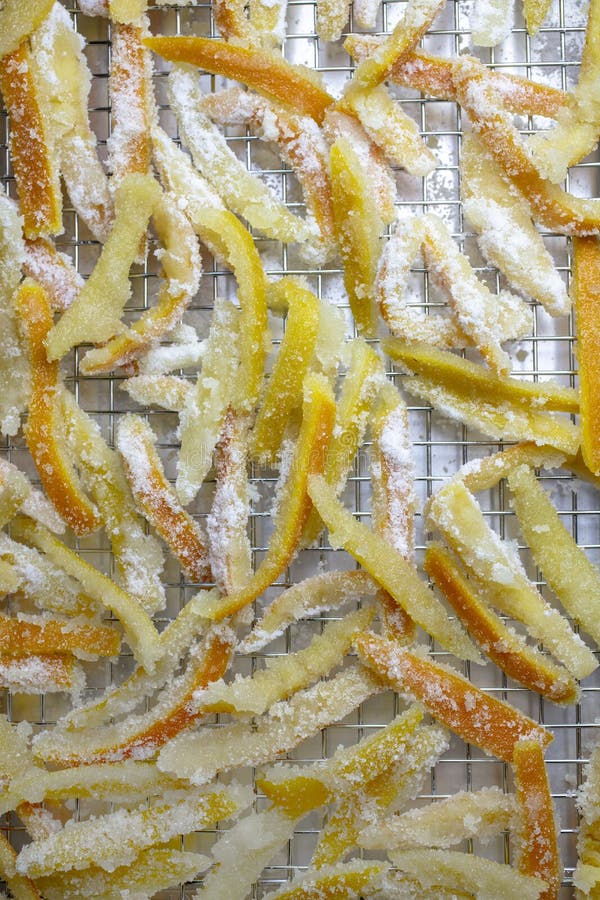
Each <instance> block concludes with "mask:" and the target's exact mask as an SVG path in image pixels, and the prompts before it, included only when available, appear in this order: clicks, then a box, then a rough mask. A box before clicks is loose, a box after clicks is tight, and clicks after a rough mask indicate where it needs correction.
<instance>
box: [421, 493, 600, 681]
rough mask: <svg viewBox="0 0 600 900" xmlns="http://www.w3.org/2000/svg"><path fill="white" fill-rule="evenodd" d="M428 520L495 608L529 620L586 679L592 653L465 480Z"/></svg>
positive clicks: (437, 502)
mask: <svg viewBox="0 0 600 900" xmlns="http://www.w3.org/2000/svg"><path fill="white" fill-rule="evenodd" d="M428 521H429V523H430V526H431V527H435V528H437V529H438V530H439V532H440V533H441V534H442V535H443V536H444V539H445V540H446V542H447V543H448V545H449V546H450V548H451V549H452V550H453V551H454V553H456V555H457V556H458V557H459V559H460V560H461V562H462V563H463V565H464V566H466V568H467V570H468V571H469V573H470V574H472V575H474V576H475V577H476V578H477V580H478V584H479V587H480V588H481V589H482V590H483V591H484V593H485V596H486V597H487V598H489V599H490V601H491V602H492V604H493V605H494V606H496V607H497V608H498V609H500V610H501V611H502V612H503V613H505V614H506V615H508V616H511V617H512V618H514V619H517V620H518V621H521V622H524V623H525V624H526V625H527V628H528V629H529V632H530V633H531V634H532V636H533V637H534V638H536V640H539V641H543V643H544V644H545V645H546V647H548V649H549V650H551V652H552V653H553V654H554V655H555V656H556V658H557V659H558V660H560V662H562V663H563V665H565V666H566V668H567V669H568V670H569V672H571V674H572V675H574V676H575V677H576V678H585V676H586V675H589V674H590V673H591V672H593V671H594V669H596V668H597V666H598V663H597V661H596V658H595V656H594V654H593V653H592V651H591V650H589V648H588V647H586V645H585V644H584V643H583V641H582V640H581V638H580V637H579V636H578V635H576V634H575V633H574V631H572V629H571V626H570V624H569V622H568V621H567V620H566V619H565V618H563V616H562V615H561V614H560V613H559V611H558V610H557V609H554V608H553V607H551V606H550V605H549V603H547V602H546V600H544V598H543V597H542V596H541V594H540V593H539V592H538V591H537V589H536V588H535V586H534V585H533V584H532V583H531V582H530V581H529V579H528V578H527V576H526V575H525V571H524V570H523V568H522V566H521V565H520V562H519V560H518V559H515V557H514V555H513V554H512V553H511V552H510V550H509V545H508V544H507V543H505V542H503V541H501V540H500V538H499V537H498V536H497V535H496V533H495V532H494V531H492V529H491V528H490V526H489V525H488V524H487V522H486V520H485V518H484V515H483V513H482V511H481V509H480V507H479V505H478V503H477V502H476V500H475V498H474V497H473V496H472V495H471V494H470V493H469V491H468V490H467V489H466V487H465V486H464V484H463V483H462V482H461V481H453V482H450V483H449V484H448V485H446V486H445V487H444V488H443V489H442V490H441V491H438V493H437V494H435V496H434V497H433V499H432V501H431V503H430V506H429V516H428Z"/></svg>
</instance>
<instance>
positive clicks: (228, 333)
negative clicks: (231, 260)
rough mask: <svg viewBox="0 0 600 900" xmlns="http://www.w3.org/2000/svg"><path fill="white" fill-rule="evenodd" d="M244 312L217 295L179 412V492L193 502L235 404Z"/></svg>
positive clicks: (185, 499)
mask: <svg viewBox="0 0 600 900" xmlns="http://www.w3.org/2000/svg"><path fill="white" fill-rule="evenodd" d="M240 318H241V316H240V313H239V310H238V309H236V307H235V306H233V304H232V303H229V301H226V300H225V301H221V300H220V299H219V298H217V299H216V301H215V304H214V309H213V316H212V322H211V326H210V331H209V334H208V340H207V342H206V350H205V352H204V354H203V356H202V369H201V370H200V372H199V373H198V376H197V380H196V387H195V390H193V391H191V392H190V395H189V398H188V399H187V402H186V403H185V405H184V407H183V408H182V409H181V412H180V420H179V421H180V441H181V448H180V451H179V458H178V460H177V481H176V484H175V487H176V490H177V493H178V495H179V497H180V498H181V502H182V503H183V504H184V505H187V504H188V503H191V502H192V500H193V499H194V497H195V496H196V494H197V493H198V491H199V490H200V488H201V486H202V484H203V482H204V479H205V478H206V476H207V475H208V472H209V469H210V468H211V465H212V459H213V451H214V449H215V447H216V444H217V441H218V439H219V434H220V432H221V429H222V427H223V424H224V421H225V416H226V413H227V409H228V407H229V405H230V403H232V402H235V399H236V394H237V391H236V386H237V378H238V367H239V362H240V353H241V342H242V340H243V339H244V338H243V337H242V335H241V334H240Z"/></svg>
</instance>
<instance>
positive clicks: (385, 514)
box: [371, 382, 416, 643]
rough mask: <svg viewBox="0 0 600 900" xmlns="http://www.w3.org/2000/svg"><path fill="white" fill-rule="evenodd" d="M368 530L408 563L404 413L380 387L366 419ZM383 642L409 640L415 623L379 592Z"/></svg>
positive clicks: (410, 474) (409, 467)
mask: <svg viewBox="0 0 600 900" xmlns="http://www.w3.org/2000/svg"><path fill="white" fill-rule="evenodd" d="M371 436H372V439H373V448H372V455H371V484H372V491H373V496H372V502H371V507H372V508H371V519H372V523H373V531H374V532H375V533H376V534H380V535H381V536H382V537H383V538H384V539H385V540H386V541H387V542H388V543H389V544H391V546H392V547H394V549H395V550H397V551H398V553H400V554H402V556H403V557H404V558H405V559H407V560H412V559H413V558H414V551H415V533H414V513H415V509H416V497H415V493H414V477H415V469H414V461H413V458H412V449H411V445H410V435H409V431H408V411H407V409H406V404H405V403H404V401H403V400H402V397H401V396H400V394H399V393H398V391H397V390H396V388H394V387H393V386H392V385H391V384H389V383H388V382H386V383H385V384H384V385H383V386H382V388H381V390H380V392H379V395H378V398H377V401H376V403H375V406H374V409H373V412H372V414H371ZM378 600H379V603H380V606H381V611H382V615H383V622H384V625H385V629H386V634H387V637H390V638H391V637H392V636H393V637H395V638H396V640H397V641H399V642H400V643H410V642H411V641H412V640H414V636H415V624H414V622H413V620H412V619H411V618H410V616H409V615H408V614H407V613H406V612H405V611H404V610H403V609H402V608H401V607H400V606H398V604H397V603H395V602H394V599H393V598H392V597H390V596H389V594H387V593H386V592H385V591H381V593H380V595H379V597H378Z"/></svg>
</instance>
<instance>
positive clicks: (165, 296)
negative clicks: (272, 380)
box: [80, 195, 202, 375]
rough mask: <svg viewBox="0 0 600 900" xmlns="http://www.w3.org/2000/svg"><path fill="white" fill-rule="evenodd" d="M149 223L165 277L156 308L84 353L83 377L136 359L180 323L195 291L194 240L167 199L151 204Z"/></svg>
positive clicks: (197, 271) (197, 274) (197, 263)
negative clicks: (150, 220) (119, 332)
mask: <svg viewBox="0 0 600 900" xmlns="http://www.w3.org/2000/svg"><path fill="white" fill-rule="evenodd" d="M152 221H153V224H154V227H155V229H156V232H157V234H158V237H159V239H160V241H161V243H162V245H163V246H162V252H161V258H160V260H161V265H162V267H163V273H164V276H165V281H164V283H163V284H162V285H161V288H160V291H159V295H158V300H157V303H156V306H153V307H152V308H151V309H149V310H147V311H146V312H144V313H142V315H141V316H140V318H139V319H138V320H137V321H136V322H134V324H133V325H132V326H131V328H128V329H127V331H125V332H124V333H123V334H119V335H117V337H114V338H112V339H111V340H110V341H108V343H107V344H106V345H105V346H104V347H97V348H96V349H94V350H88V352H87V353H86V354H85V356H84V357H83V359H82V360H81V363H80V368H81V371H82V372H83V373H84V374H85V375H96V374H98V373H102V372H109V371H111V369H116V368H117V367H118V366H126V365H128V364H129V363H131V362H132V361H133V360H134V359H137V357H138V356H140V354H142V353H143V352H144V351H145V350H147V349H148V348H149V347H150V346H151V345H152V344H154V343H155V342H156V341H159V340H160V338H162V337H163V336H164V335H165V334H167V332H169V331H171V330H172V329H173V328H175V327H176V326H177V325H178V324H179V323H180V322H181V319H182V317H183V314H184V312H185V310H186V309H187V307H188V306H189V304H190V303H191V301H192V298H193V297H194V295H195V294H196V292H197V290H198V285H199V283H200V273H201V271H202V264H201V261H200V251H199V247H198V241H197V239H196V236H195V234H194V231H193V229H192V226H191V225H190V223H189V222H188V220H187V218H186V217H185V216H184V214H183V213H182V212H180V211H179V209H178V208H177V206H176V204H175V203H174V201H173V199H172V198H171V197H170V196H168V195H163V196H162V197H161V199H160V200H159V201H158V203H157V204H156V205H155V207H154V210H153V213H152Z"/></svg>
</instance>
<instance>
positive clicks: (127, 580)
mask: <svg viewBox="0 0 600 900" xmlns="http://www.w3.org/2000/svg"><path fill="white" fill-rule="evenodd" d="M61 411H62V418H63V423H64V427H65V431H66V440H67V444H68V447H69V450H70V451H71V452H72V454H73V456H74V458H75V459H77V460H78V461H79V465H80V470H81V477H82V480H83V482H84V484H85V486H86V488H87V489H88V490H89V492H90V494H91V496H92V497H93V499H94V502H95V503H96V505H97V506H98V510H99V513H100V517H101V519H102V524H103V525H104V528H105V529H106V532H107V534H108V537H109V538H110V542H111V546H112V552H113V556H114V560H115V565H116V580H117V583H118V584H119V585H120V586H121V587H123V588H124V589H125V590H126V591H128V592H129V593H130V594H133V596H134V597H136V599H137V600H138V601H139V602H140V603H141V604H142V606H143V608H144V609H145V610H146V612H148V613H152V612H155V611H156V610H157V609H163V608H164V606H165V602H166V601H165V591H164V588H163V586H162V584H161V581H160V576H161V573H162V570H163V565H164V558H163V551H162V547H161V545H160V543H159V541H158V540H157V538H156V537H155V536H154V535H151V534H146V533H145V527H144V520H143V519H142V517H141V516H139V515H138V512H137V509H136V508H135V503H134V500H133V497H132V495H131V491H130V490H129V486H128V484H127V479H126V478H125V473H124V471H123V466H122V465H121V461H120V459H119V457H118V455H117V454H116V453H115V451H114V450H111V449H110V447H109V446H108V444H107V443H106V441H105V440H104V438H103V437H102V434H101V433H100V428H99V426H98V424H97V423H96V422H95V421H94V420H93V419H92V418H91V416H89V415H88V414H87V413H86V412H84V410H83V409H81V407H80V406H79V404H78V403H77V401H76V400H75V398H74V397H73V395H72V394H71V393H68V392H67V391H63V392H62V394H61ZM24 511H25V512H26V510H24ZM42 524H44V523H42Z"/></svg>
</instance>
